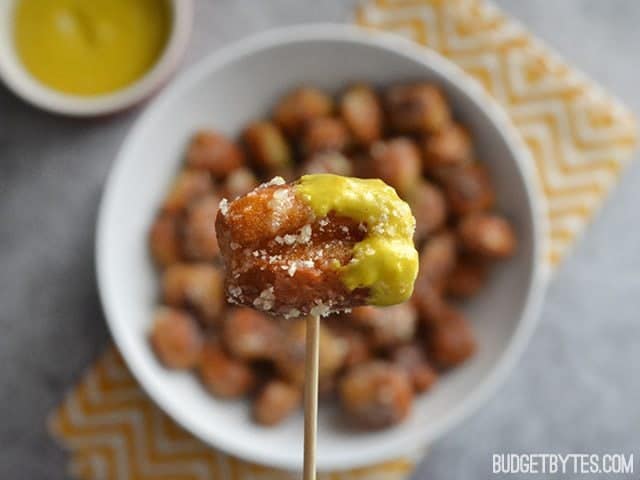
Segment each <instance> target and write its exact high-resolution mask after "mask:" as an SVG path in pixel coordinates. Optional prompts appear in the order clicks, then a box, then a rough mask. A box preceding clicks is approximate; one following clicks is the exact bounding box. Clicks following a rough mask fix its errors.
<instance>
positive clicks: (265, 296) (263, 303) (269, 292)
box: [253, 286, 276, 311]
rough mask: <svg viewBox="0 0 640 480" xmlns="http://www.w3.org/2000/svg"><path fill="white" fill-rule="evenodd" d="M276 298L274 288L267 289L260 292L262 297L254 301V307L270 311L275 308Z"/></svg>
mask: <svg viewBox="0 0 640 480" xmlns="http://www.w3.org/2000/svg"><path fill="white" fill-rule="evenodd" d="M275 298H276V297H275V295H274V294H273V286H271V287H268V288H265V289H264V290H262V291H261V292H260V296H259V297H257V298H255V299H254V300H253V306H254V307H256V308H258V309H260V310H263V311H269V310H271V309H272V308H273V302H274V300H275Z"/></svg>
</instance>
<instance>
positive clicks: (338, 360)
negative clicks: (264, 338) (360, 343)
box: [275, 319, 347, 385]
mask: <svg viewBox="0 0 640 480" xmlns="http://www.w3.org/2000/svg"><path fill="white" fill-rule="evenodd" d="M306 333H307V325H306V321H305V320H304V319H299V320H296V321H294V322H293V323H291V324H290V325H288V327H287V328H286V332H285V335H284V338H282V339H281V341H280V342H279V344H278V346H277V348H278V352H277V353H276V358H275V363H276V368H277V369H278V371H279V372H280V373H281V375H282V376H283V377H285V378H286V379H288V380H289V381H290V382H292V383H294V384H296V385H302V384H303V383H304V375H305V366H304V362H305V350H306ZM318 336H319V338H320V349H319V354H318V377H319V380H320V382H321V383H324V382H326V381H327V380H328V379H330V378H331V377H333V376H334V375H335V374H336V373H337V372H338V370H340V369H341V368H342V367H343V365H344V362H345V359H346V356H347V345H346V343H345V342H344V341H343V340H342V339H341V338H340V337H338V336H336V335H334V334H333V333H332V332H331V330H329V329H328V328H327V327H325V326H324V324H320V330H319V332H318Z"/></svg>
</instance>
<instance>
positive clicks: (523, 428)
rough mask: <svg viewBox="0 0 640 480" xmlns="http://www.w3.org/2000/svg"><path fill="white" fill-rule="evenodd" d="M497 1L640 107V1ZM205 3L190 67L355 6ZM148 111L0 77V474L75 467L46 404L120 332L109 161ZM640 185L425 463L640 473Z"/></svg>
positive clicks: (637, 175) (592, 235)
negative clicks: (494, 459)
mask: <svg viewBox="0 0 640 480" xmlns="http://www.w3.org/2000/svg"><path fill="white" fill-rule="evenodd" d="M497 3H499V4H500V5H501V6H503V7H504V8H505V9H506V10H507V11H509V12H511V13H512V14H514V15H515V16H517V17H518V18H520V19H521V21H522V22H524V23H525V24H527V25H528V26H529V27H531V29H532V30H533V31H534V32H536V33H537V34H538V35H539V36H541V37H542V38H544V39H545V40H547V41H548V42H549V43H550V44H552V45H553V46H555V47H556V49H557V50H559V51H560V52H561V53H562V54H563V55H565V57H567V58H569V59H570V60H571V62H572V63H574V64H575V65H577V66H578V67H580V68H581V69H582V70H584V71H586V72H587V73H588V74H590V75H591V76H593V77H594V78H595V79H596V80H597V81H599V82H601V83H602V84H604V85H605V86H606V87H607V88H608V89H610V90H611V91H612V92H614V93H615V94H617V95H618V96H619V97H620V98H622V99H623V100H624V101H625V102H626V103H627V104H628V105H630V107H631V108H632V109H633V110H634V111H635V112H636V114H639V113H640V95H638V89H639V88H640V87H639V85H640V82H639V81H640V70H639V69H640V64H639V63H638V48H639V47H640V28H639V27H638V26H639V25H640V2H638V1H637V0H609V1H603V0H562V1H557V0H556V1H552V0H539V1H531V0H499V1H498V2H497ZM196 5H197V17H196V24H195V31H194V37H193V41H192V43H191V47H190V49H189V52H188V55H187V58H186V61H185V64H184V67H186V66H188V65H190V64H192V63H194V62H196V61H197V60H198V59H200V58H202V57H203V56H204V55H206V54H207V53H208V52H210V51H212V50H215V49H216V48H218V47H220V46H221V45H224V44H226V43H228V42H230V41H233V40H236V39H239V38H241V37H243V36H245V35H247V34H249V33H252V32H255V31H259V30H264V29H267V28H269V27H273V26H276V25H284V24H292V23H299V22H309V21H328V20H330V21H342V20H344V19H347V18H349V15H350V12H351V10H352V6H353V2H345V1H340V0H322V2H311V1H309V2H293V1H287V0H267V1H264V0H197V2H196ZM184 67H183V68H184ZM138 113H139V110H134V111H130V112H127V113H125V114H121V115H118V116H114V117H111V118H108V119H102V120H96V121H89V122H87V121H77V120H71V119H64V118H59V117H55V116H52V115H48V114H46V113H42V112H40V111H37V110H35V109H33V108H31V107H29V106H27V105H25V104H24V103H23V102H21V101H20V100H18V99H17V98H15V97H13V96H12V95H10V94H9V93H8V92H7V91H6V90H5V89H4V88H3V87H0V219H1V220H2V221H1V223H0V306H1V308H0V328H1V333H0V478H3V479H12V480H18V479H41V478H42V479H44V478H46V479H50V480H54V479H61V478H67V477H66V475H67V473H66V471H65V465H66V463H65V462H66V456H65V453H64V452H62V451H61V450H60V449H59V448H58V447H57V446H56V445H55V444H54V443H53V442H52V441H51V439H50V438H49V436H48V435H47V433H46V431H45V423H44V420H45V416H46V415H47V414H48V412H49V411H50V410H51V409H52V408H53V407H54V406H55V405H57V404H58V403H59V402H60V400H61V398H62V395H63V393H64V392H65V390H66V389H67V388H69V387H70V386H72V385H73V383H74V382H75V381H76V380H77V379H78V377H79V376H80V375H81V373H82V371H83V369H85V367H87V366H88V365H89V364H90V363H91V362H92V360H93V359H94V358H95V357H96V356H97V355H99V353H100V351H101V350H102V348H103V347H104V346H105V345H106V344H107V342H108V341H109V340H108V339H109V335H108V333H107V330H106V327H105V324H104V320H103V317H102V314H101V311H100V307H99V304H98V298H97V294H96V289H95V282H94V271H93V230H94V222H95V215H96V210H97V204H98V200H99V197H100V193H101V189H102V185H103V182H104V180H105V177H106V175H107V172H108V170H109V167H110V165H111V162H112V160H113V158H114V155H115V153H116V151H117V150H118V147H119V145H120V142H121V141H122V139H123V137H124V135H125V134H126V132H127V130H128V129H129V127H130V125H131V123H132V122H133V121H134V120H135V118H136V116H137V115H138ZM638 192H640V165H637V164H636V165H632V167H631V168H630V169H628V170H627V171H626V172H625V174H624V176H623V178H622V180H621V182H620V185H619V187H618V188H617V190H616V191H615V192H614V194H613V195H612V196H611V198H610V199H609V201H608V202H607V203H606V205H605V206H604V208H603V210H602V212H601V214H600V215H599V217H598V218H597V219H596V221H595V222H594V223H593V225H592V226H591V227H590V229H589V231H588V232H587V234H586V235H585V237H584V239H583V240H582V241H581V242H580V244H579V245H578V246H577V247H576V249H575V251H574V252H573V254H572V255H571V257H570V258H569V259H568V260H567V261H566V262H565V263H564V264H563V265H562V267H561V268H560V269H559V270H558V272H557V275H556V277H555V279H554V281H553V283H552V285H551V288H550V290H549V293H548V297H547V300H546V302H545V307H544V310H543V313H542V318H541V322H540V326H539V328H538V329H537V331H536V333H535V335H534V337H533V340H532V342H531V344H530V345H529V347H528V349H527V351H526V353H525V355H524V357H523V358H522V360H521V362H520V365H519V367H518V368H517V370H516V371H515V372H514V373H513V374H512V375H511V377H510V378H509V380H508V381H507V382H506V384H505V385H504V386H503V387H502V388H501V389H500V391H499V392H498V394H497V395H495V396H494V397H493V398H492V400H491V401H490V402H489V403H488V404H487V405H486V406H485V407H484V408H483V409H482V410H481V411H480V412H479V413H478V414H477V415H475V416H474V417H473V418H472V419H470V420H468V421H466V422H465V423H464V424H463V425H461V426H460V427H458V428H457V429H455V430H454V431H452V432H450V433H449V434H448V435H447V436H446V437H445V438H443V439H442V440H441V441H440V442H438V443H437V444H436V445H435V446H434V447H433V449H432V453H431V455H430V456H429V457H428V458H427V460H425V462H424V463H423V465H422V466H421V467H420V469H419V471H418V473H417V475H416V477H417V478H429V479H447V480H453V479H468V478H485V477H489V476H490V468H491V463H490V461H491V454H492V453H494V452H563V453H567V452H590V453H591V452H593V453H599V452H627V453H635V455H636V476H635V478H637V475H638V473H637V472H639V471H640V461H639V460H638V457H640V375H639V374H638V372H639V369H638V367H639V366H640V351H639V347H638V345H640V313H639V311H640V308H639V307H640V305H639V302H638V298H640V275H639V274H638V271H639V270H640V249H639V248H638V245H640V226H639V223H638V219H639V215H638ZM527 477H528V478H531V476H527ZM563 478H572V477H571V475H566V476H565V477H563Z"/></svg>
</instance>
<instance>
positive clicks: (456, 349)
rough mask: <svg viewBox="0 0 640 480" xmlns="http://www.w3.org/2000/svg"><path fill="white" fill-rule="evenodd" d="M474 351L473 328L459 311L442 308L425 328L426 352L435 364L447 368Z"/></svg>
mask: <svg viewBox="0 0 640 480" xmlns="http://www.w3.org/2000/svg"><path fill="white" fill-rule="evenodd" d="M475 351H476V340H475V337H474V335H473V330H472V329H471V325H470V324H469V322H468V321H467V319H466V318H465V317H464V316H463V315H462V313H461V312H459V311H458V310H456V309H455V308H453V307H451V306H447V307H446V308H442V309H441V310H440V312H439V314H438V318H437V319H435V321H432V322H431V323H430V325H429V328H428V329H427V352H428V353H429V358H430V359H431V360H433V361H434V362H435V364H436V365H437V366H438V367H440V368H442V369H447V368H451V367H455V366H457V365H460V364H461V363H463V362H464V361H465V360H467V359H468V358H469V357H471V356H472V355H473V354H474V353H475Z"/></svg>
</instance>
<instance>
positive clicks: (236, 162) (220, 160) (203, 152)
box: [187, 130, 244, 178]
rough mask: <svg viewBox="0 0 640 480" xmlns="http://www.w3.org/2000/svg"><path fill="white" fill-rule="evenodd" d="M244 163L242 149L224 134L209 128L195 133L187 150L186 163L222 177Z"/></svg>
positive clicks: (216, 176)
mask: <svg viewBox="0 0 640 480" xmlns="http://www.w3.org/2000/svg"><path fill="white" fill-rule="evenodd" d="M243 164H244V154H243V153H242V150H240V148H239V147H238V146H237V145H236V144H235V143H233V142H232V141H231V140H229V139H228V138H226V137H225V136H224V135H222V134H220V133H218V132H214V131H211V130H203V131H200V132H198V133H196V134H195V135H194V137H193V139H192V140H191V143H190V144H189V148H188V150H187V165H188V166H190V167H192V168H195V169H202V170H206V171H208V172H209V173H211V175H213V176H214V177H215V178H224V177H226V176H227V175H228V174H229V173H230V172H232V171H233V170H235V169H236V168H238V167H241V166H242V165H243Z"/></svg>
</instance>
